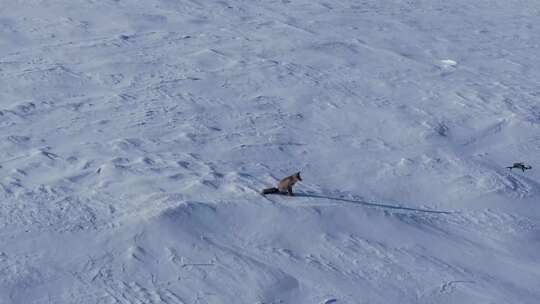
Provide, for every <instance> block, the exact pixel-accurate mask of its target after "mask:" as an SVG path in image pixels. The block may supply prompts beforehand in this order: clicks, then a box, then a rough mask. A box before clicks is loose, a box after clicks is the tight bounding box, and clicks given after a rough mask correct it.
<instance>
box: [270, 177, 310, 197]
mask: <svg viewBox="0 0 540 304" xmlns="http://www.w3.org/2000/svg"><path fill="white" fill-rule="evenodd" d="M301 180H302V178H301V177H300V172H296V173H295V174H293V175H291V176H287V177H285V178H284V179H282V180H281V181H280V182H279V184H278V186H277V188H267V189H264V190H263V191H262V194H271V193H279V194H288V195H290V196H293V195H294V193H293V192H292V186H294V184H296V182H298V181H301Z"/></svg>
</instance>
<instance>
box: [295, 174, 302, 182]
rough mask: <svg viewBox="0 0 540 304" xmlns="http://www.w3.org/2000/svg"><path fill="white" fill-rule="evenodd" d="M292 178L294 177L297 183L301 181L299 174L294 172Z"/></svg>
mask: <svg viewBox="0 0 540 304" xmlns="http://www.w3.org/2000/svg"><path fill="white" fill-rule="evenodd" d="M294 177H295V178H296V179H298V180H299V181H301V180H302V178H301V177H300V172H296V173H295V174H294Z"/></svg>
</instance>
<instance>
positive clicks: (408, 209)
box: [294, 192, 454, 214]
mask: <svg viewBox="0 0 540 304" xmlns="http://www.w3.org/2000/svg"><path fill="white" fill-rule="evenodd" d="M294 195H296V196H299V197H313V198H324V199H329V200H335V201H341V202H346V203H349V204H357V205H364V206H369V207H378V208H384V209H394V210H405V211H414V212H424V213H435V214H452V213H454V212H450V211H438V210H429V209H419V208H409V207H402V206H395V205H387V204H379V203H370V202H367V201H364V200H353V199H347V198H342V197H332V196H325V195H320V194H312V193H302V192H297V193H295V194H294Z"/></svg>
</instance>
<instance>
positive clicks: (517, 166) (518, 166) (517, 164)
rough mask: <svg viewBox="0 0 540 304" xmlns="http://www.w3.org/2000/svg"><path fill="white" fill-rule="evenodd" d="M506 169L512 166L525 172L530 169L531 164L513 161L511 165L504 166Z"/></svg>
mask: <svg viewBox="0 0 540 304" xmlns="http://www.w3.org/2000/svg"><path fill="white" fill-rule="evenodd" d="M506 168H508V169H510V171H511V170H512V169H514V168H516V169H521V171H523V172H525V170H530V169H532V167H531V166H527V165H525V164H524V163H514V164H513V165H512V166H511V167H506Z"/></svg>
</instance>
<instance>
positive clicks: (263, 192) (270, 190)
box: [262, 188, 279, 194]
mask: <svg viewBox="0 0 540 304" xmlns="http://www.w3.org/2000/svg"><path fill="white" fill-rule="evenodd" d="M278 192H279V189H278V188H267V189H264V190H263V191H262V194H270V193H278Z"/></svg>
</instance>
